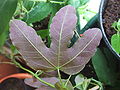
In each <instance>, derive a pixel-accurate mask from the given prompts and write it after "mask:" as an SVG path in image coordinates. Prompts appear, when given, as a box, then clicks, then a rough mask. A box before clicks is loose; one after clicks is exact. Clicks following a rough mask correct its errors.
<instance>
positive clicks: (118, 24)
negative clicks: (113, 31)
mask: <svg viewBox="0 0 120 90" xmlns="http://www.w3.org/2000/svg"><path fill="white" fill-rule="evenodd" d="M117 28H118V31H120V19H119V20H118V22H117Z"/></svg>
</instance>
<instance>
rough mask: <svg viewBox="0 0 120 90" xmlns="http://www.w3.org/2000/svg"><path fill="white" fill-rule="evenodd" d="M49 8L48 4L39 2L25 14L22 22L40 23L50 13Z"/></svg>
mask: <svg viewBox="0 0 120 90" xmlns="http://www.w3.org/2000/svg"><path fill="white" fill-rule="evenodd" d="M51 8H52V7H51V4H50V3H45V2H40V3H39V4H38V5H36V6H35V7H34V8H33V9H32V10H30V11H29V12H28V13H27V14H26V16H25V17H24V19H23V20H24V21H26V22H27V23H34V22H37V21H41V20H43V19H44V18H45V17H47V16H48V15H49V14H50V13H51Z"/></svg>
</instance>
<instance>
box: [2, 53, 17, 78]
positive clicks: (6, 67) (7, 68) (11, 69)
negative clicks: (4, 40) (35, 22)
mask: <svg viewBox="0 0 120 90" xmlns="http://www.w3.org/2000/svg"><path fill="white" fill-rule="evenodd" d="M9 62H11V60H10V59H8V58H7V57H5V56H4V55H1V54H0V79H2V78H4V77H6V76H8V75H11V74H15V73H18V72H19V70H18V68H17V67H16V66H15V65H13V64H9Z"/></svg>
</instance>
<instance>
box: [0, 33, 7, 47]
mask: <svg viewBox="0 0 120 90" xmlns="http://www.w3.org/2000/svg"><path fill="white" fill-rule="evenodd" d="M7 36H8V34H7V33H6V32H3V33H2V34H0V49H1V47H2V46H3V45H4V43H5V41H6V38H7Z"/></svg>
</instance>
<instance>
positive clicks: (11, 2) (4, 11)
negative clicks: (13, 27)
mask: <svg viewBox="0 0 120 90" xmlns="http://www.w3.org/2000/svg"><path fill="white" fill-rule="evenodd" d="M17 2H18V1H17V0H0V34H1V33H2V32H3V31H5V30H6V29H8V24H9V21H10V19H11V18H12V16H13V14H14V12H15V10H16V7H17Z"/></svg>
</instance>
